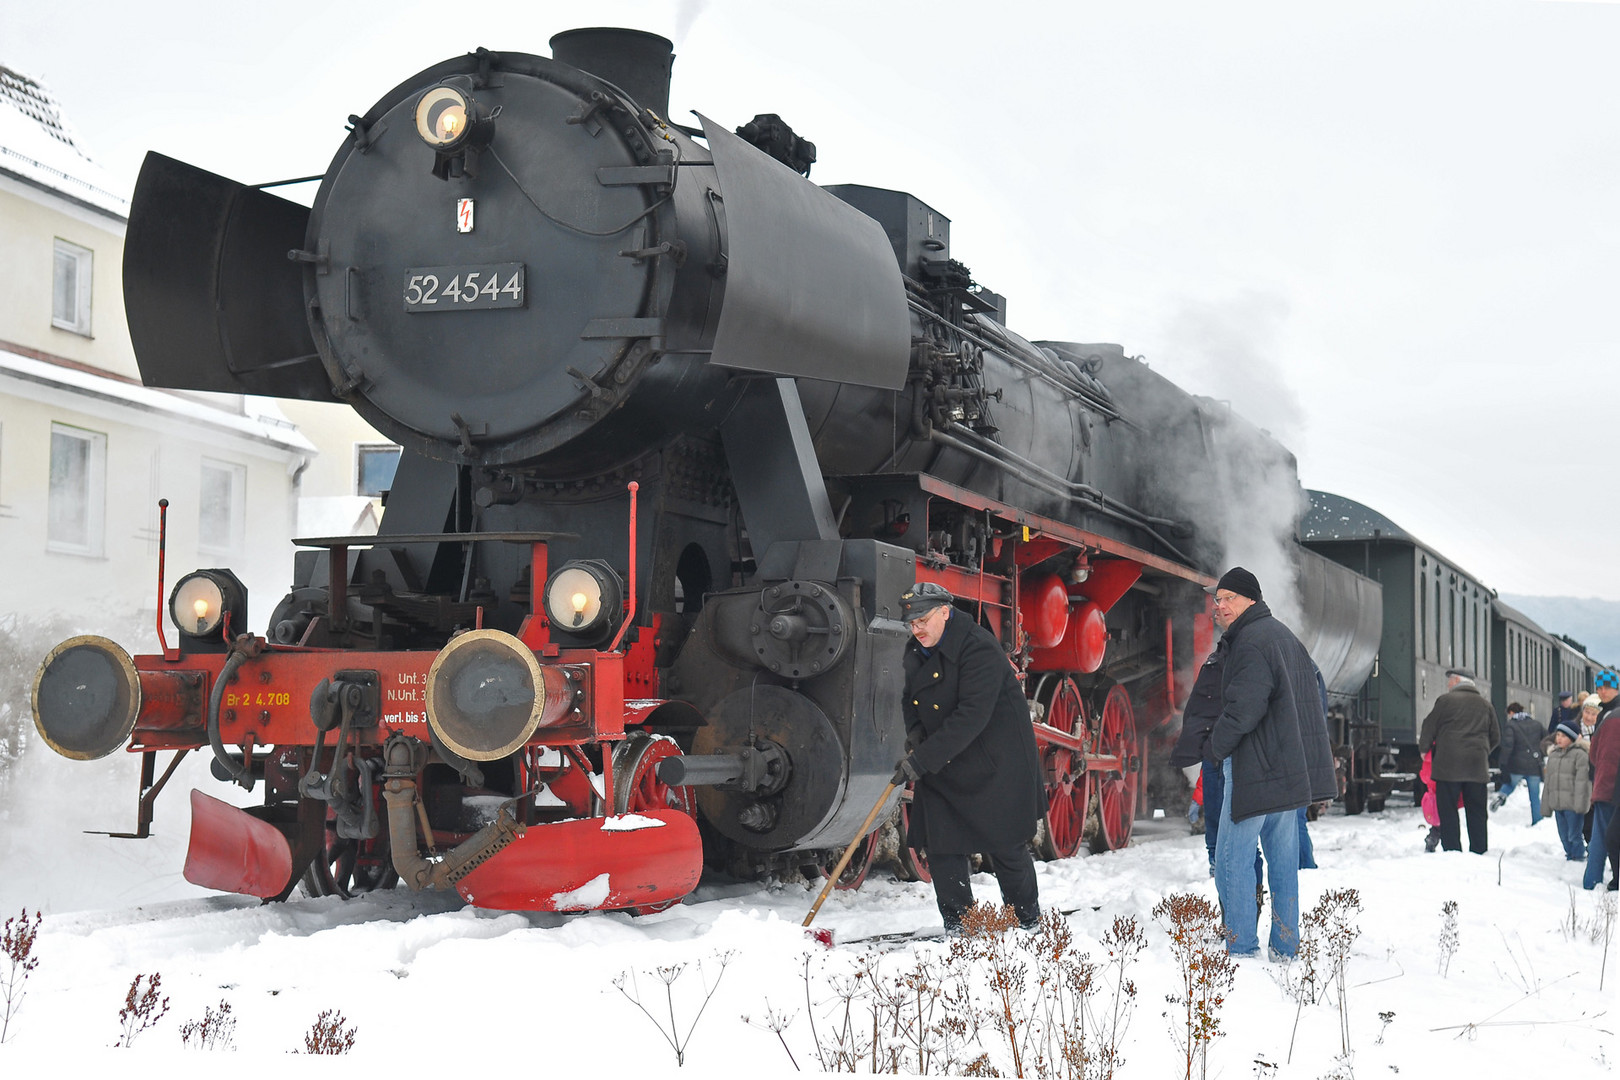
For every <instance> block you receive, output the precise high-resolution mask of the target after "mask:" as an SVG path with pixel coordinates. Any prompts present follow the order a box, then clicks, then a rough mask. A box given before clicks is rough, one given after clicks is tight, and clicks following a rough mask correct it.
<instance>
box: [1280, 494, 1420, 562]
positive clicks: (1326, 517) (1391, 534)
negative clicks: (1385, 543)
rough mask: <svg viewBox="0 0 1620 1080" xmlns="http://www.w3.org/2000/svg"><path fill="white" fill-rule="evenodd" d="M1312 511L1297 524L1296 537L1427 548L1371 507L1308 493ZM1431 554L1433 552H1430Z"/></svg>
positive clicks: (1352, 500)
mask: <svg viewBox="0 0 1620 1080" xmlns="http://www.w3.org/2000/svg"><path fill="white" fill-rule="evenodd" d="M1306 494H1307V495H1309V496H1310V497H1311V508H1310V509H1309V510H1307V511H1306V512H1305V516H1304V518H1302V519H1301V520H1300V523H1299V537H1300V539H1301V540H1304V541H1306V542H1307V543H1308V542H1310V541H1312V540H1372V539H1374V538H1375V534H1376V538H1377V539H1379V540H1400V541H1405V542H1406V543H1409V544H1416V545H1417V546H1418V547H1422V548H1427V547H1428V545H1427V544H1425V543H1424V542H1423V541H1421V540H1419V539H1418V538H1417V537H1415V536H1413V535H1412V534H1411V533H1409V532H1407V531H1406V530H1405V529H1403V528H1401V527H1400V526H1399V525H1397V524H1395V523H1394V522H1393V521H1391V520H1389V518H1387V517H1385V516H1384V515H1383V514H1380V513H1379V512H1378V511H1377V510H1374V509H1373V508H1372V507H1370V506H1364V505H1362V504H1361V503H1358V502H1356V501H1355V500H1354V499H1347V498H1345V497H1344V496H1343V495H1335V494H1333V493H1332V492H1330V491H1307V492H1306ZM1431 550H1432V549H1431Z"/></svg>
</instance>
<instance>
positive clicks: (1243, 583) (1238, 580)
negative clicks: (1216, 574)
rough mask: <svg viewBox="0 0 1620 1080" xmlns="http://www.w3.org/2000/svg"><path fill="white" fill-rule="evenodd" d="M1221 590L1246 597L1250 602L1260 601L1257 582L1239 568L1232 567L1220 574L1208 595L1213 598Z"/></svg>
mask: <svg viewBox="0 0 1620 1080" xmlns="http://www.w3.org/2000/svg"><path fill="white" fill-rule="evenodd" d="M1222 589H1225V590H1226V591H1227V592H1235V593H1237V594H1238V595H1239V596H1247V597H1248V598H1249V599H1250V600H1258V599H1260V582H1259V580H1258V579H1257V578H1256V577H1255V576H1254V575H1253V574H1251V573H1249V572H1248V571H1247V570H1245V569H1243V567H1241V566H1234V567H1232V569H1230V570H1228V571H1227V572H1226V573H1224V574H1222V575H1221V580H1219V581H1217V582H1216V583H1215V587H1214V588H1213V589H1210V590H1209V593H1210V595H1212V596H1213V595H1214V594H1215V593H1217V592H1219V591H1221V590H1222Z"/></svg>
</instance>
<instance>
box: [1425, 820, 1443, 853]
mask: <svg viewBox="0 0 1620 1080" xmlns="http://www.w3.org/2000/svg"><path fill="white" fill-rule="evenodd" d="M1439 846H1440V828H1439V826H1435V827H1434V828H1431V829H1430V830H1429V835H1428V836H1426V837H1424V839H1423V850H1424V851H1427V852H1428V853H1429V854H1431V855H1432V854H1434V849H1435V848H1437V847H1439Z"/></svg>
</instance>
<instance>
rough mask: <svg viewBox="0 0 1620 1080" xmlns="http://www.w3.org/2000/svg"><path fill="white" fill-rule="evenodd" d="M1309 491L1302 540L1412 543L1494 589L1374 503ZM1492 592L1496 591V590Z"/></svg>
mask: <svg viewBox="0 0 1620 1080" xmlns="http://www.w3.org/2000/svg"><path fill="white" fill-rule="evenodd" d="M1305 494H1307V495H1309V496H1310V500H1311V508H1310V509H1309V510H1307V511H1306V512H1305V516H1304V517H1302V518H1301V519H1300V522H1299V538H1300V540H1301V542H1303V543H1306V544H1312V543H1327V542H1332V541H1336V540H1378V541H1391V542H1394V543H1397V544H1411V545H1412V546H1413V547H1415V548H1421V549H1422V550H1423V551H1425V552H1426V553H1428V555H1429V556H1430V557H1431V558H1432V559H1434V560H1435V561H1436V562H1439V563H1442V564H1444V565H1445V566H1447V567H1450V568H1451V569H1452V570H1453V571H1455V572H1456V574H1457V575H1458V576H1459V577H1461V578H1466V579H1467V580H1468V581H1469V582H1471V583H1473V584H1475V585H1478V586H1479V587H1480V588H1481V589H1485V590H1487V591H1489V590H1490V587H1489V586H1488V585H1486V584H1485V583H1484V582H1483V581H1481V580H1480V579H1479V578H1477V577H1475V576H1474V575H1473V574H1471V573H1469V572H1468V571H1467V570H1464V569H1463V568H1462V567H1460V566H1458V565H1457V564H1456V563H1455V562H1454V561H1452V560H1451V559H1450V558H1448V557H1447V556H1446V555H1444V554H1442V553H1441V552H1439V551H1436V550H1435V549H1434V548H1432V547H1430V546H1429V545H1428V544H1425V543H1424V542H1423V541H1422V540H1419V539H1418V538H1417V537H1415V536H1413V535H1412V534H1411V533H1409V532H1407V531H1406V530H1405V529H1403V528H1401V527H1400V526H1399V525H1397V524H1395V523H1394V522H1393V521H1391V520H1390V519H1389V518H1387V517H1385V516H1384V515H1383V514H1381V513H1379V512H1378V511H1377V510H1374V509H1373V508H1372V507H1370V506H1366V505H1364V504H1362V503H1358V502H1356V501H1355V500H1354V499H1347V498H1345V497H1344V496H1343V495H1335V494H1333V493H1332V492H1331V491H1314V490H1307V491H1306V492H1305ZM1492 595H1493V596H1494V595H1495V594H1494V592H1493V593H1492ZM1492 602H1493V603H1495V602H1496V601H1494V600H1493V601H1492ZM1518 618H1519V619H1520V621H1522V622H1525V623H1528V624H1529V625H1530V626H1534V625H1535V623H1533V622H1530V620H1529V619H1526V618H1524V616H1522V615H1521V616H1518Z"/></svg>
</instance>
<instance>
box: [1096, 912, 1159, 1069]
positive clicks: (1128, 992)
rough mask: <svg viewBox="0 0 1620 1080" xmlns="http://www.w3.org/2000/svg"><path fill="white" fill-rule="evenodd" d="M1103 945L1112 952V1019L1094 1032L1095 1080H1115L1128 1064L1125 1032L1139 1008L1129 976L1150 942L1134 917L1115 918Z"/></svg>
mask: <svg viewBox="0 0 1620 1080" xmlns="http://www.w3.org/2000/svg"><path fill="white" fill-rule="evenodd" d="M1102 945H1103V948H1104V949H1107V950H1108V970H1109V971H1110V972H1111V973H1112V982H1113V998H1112V1003H1111V1006H1110V1009H1109V1014H1108V1016H1106V1017H1104V1019H1103V1022H1102V1023H1101V1024H1100V1025H1097V1026H1095V1027H1094V1028H1093V1033H1094V1034H1096V1035H1097V1037H1098V1041H1099V1046H1098V1049H1097V1057H1096V1068H1095V1069H1094V1070H1093V1072H1092V1078H1093V1080H1111V1078H1112V1077H1113V1075H1114V1073H1115V1072H1116V1071H1117V1070H1118V1069H1119V1068H1120V1067H1121V1066H1123V1065H1124V1064H1125V1057H1124V1055H1123V1054H1121V1053H1120V1050H1121V1048H1122V1046H1123V1044H1124V1041H1125V1032H1126V1031H1127V1030H1129V1028H1130V1026H1131V1012H1132V1010H1133V1009H1134V1008H1135V1005H1136V983H1135V982H1134V981H1132V980H1131V979H1130V978H1129V976H1128V974H1127V973H1128V971H1129V970H1130V966H1131V963H1132V961H1134V960H1135V959H1136V958H1137V956H1139V955H1140V954H1141V952H1142V950H1143V949H1145V948H1147V938H1146V937H1144V936H1143V934H1142V929H1141V927H1139V926H1138V925H1137V923H1136V918H1135V917H1134V916H1131V915H1116V916H1114V924H1113V926H1112V927H1110V928H1109V931H1108V933H1106V934H1104V935H1103V939H1102Z"/></svg>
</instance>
